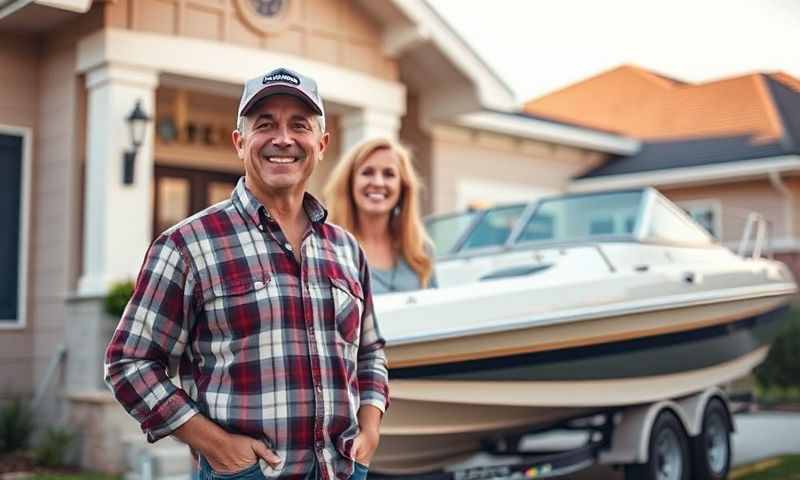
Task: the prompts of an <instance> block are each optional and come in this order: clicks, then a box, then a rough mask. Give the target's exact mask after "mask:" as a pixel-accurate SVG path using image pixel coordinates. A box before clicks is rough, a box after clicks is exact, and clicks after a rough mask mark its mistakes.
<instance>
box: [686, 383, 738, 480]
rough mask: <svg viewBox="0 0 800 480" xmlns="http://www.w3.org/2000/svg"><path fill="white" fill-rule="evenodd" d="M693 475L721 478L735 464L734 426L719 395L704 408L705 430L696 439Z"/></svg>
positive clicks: (708, 479) (710, 479) (700, 479)
mask: <svg viewBox="0 0 800 480" xmlns="http://www.w3.org/2000/svg"><path fill="white" fill-rule="evenodd" d="M692 464H693V465H692V467H693V470H694V476H693V478H694V479H696V480H721V479H723V478H725V477H727V476H728V471H729V470H730V467H731V428H730V423H729V422H728V411H727V410H726V409H725V406H724V405H723V404H722V401H720V400H719V399H718V398H714V399H712V400H711V401H710V402H708V405H706V409H705V411H704V412H703V431H702V432H700V435H698V436H697V437H695V438H694V439H692Z"/></svg>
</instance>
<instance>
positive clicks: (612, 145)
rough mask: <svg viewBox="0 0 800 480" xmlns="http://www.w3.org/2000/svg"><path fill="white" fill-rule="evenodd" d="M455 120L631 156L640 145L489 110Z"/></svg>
mask: <svg viewBox="0 0 800 480" xmlns="http://www.w3.org/2000/svg"><path fill="white" fill-rule="evenodd" d="M454 123H456V124H457V125H460V126H464V127H468V128H474V129H478V130H485V131H490V132H496V133H501V134H504V135H511V136H514V137H519V138H524V139H528V140H538V141H541V142H548V143H556V144H559V145H565V146H570V147H577V148H582V149H586V150H594V151H600V152H606V153H615V154H624V155H630V154H632V153H635V152H636V151H637V150H638V149H639V146H640V143H639V141H638V140H634V139H631V138H627V137H622V136H619V135H613V134H610V133H603V132H598V131H596V130H591V129H588V128H580V127H572V126H568V125H561V124H557V123H552V122H546V121H543V120H537V119H535V118H526V117H523V116H519V115H512V114H504V113H497V112H489V111H484V112H475V113H468V114H465V115H460V116H458V117H457V118H456V119H455V121H454Z"/></svg>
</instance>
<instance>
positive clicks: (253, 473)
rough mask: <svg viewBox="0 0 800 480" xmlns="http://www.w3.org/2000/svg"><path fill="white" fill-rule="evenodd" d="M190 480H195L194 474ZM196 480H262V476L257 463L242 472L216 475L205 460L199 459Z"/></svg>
mask: <svg viewBox="0 0 800 480" xmlns="http://www.w3.org/2000/svg"><path fill="white" fill-rule="evenodd" d="M192 480H195V475H194V473H193V474H192ZM197 480H264V474H263V473H261V467H260V466H259V464H258V462H256V463H255V464H254V465H250V466H249V467H247V468H245V469H244V470H240V471H238V472H234V473H217V472H215V471H214V470H213V469H212V468H211V465H209V464H208V462H207V461H206V459H205V458H203V457H200V468H199V471H198V472H197Z"/></svg>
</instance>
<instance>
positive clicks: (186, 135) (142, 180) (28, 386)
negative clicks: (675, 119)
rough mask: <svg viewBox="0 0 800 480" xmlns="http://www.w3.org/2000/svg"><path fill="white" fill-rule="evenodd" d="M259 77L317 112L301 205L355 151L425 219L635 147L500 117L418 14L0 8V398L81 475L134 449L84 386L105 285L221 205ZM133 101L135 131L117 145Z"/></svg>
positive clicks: (601, 135) (314, 4)
mask: <svg viewBox="0 0 800 480" xmlns="http://www.w3.org/2000/svg"><path fill="white" fill-rule="evenodd" d="M278 65H285V66H289V67H292V68H295V69H297V70H299V71H301V72H304V73H307V74H310V75H313V76H314V77H315V78H316V79H317V81H318V83H319V85H320V89H321V94H322V97H323V98H324V99H325V101H326V110H327V112H328V115H329V117H328V125H329V130H330V131H331V133H332V143H331V146H330V149H329V153H328V154H327V155H326V159H325V161H324V162H323V163H322V164H321V165H320V167H319V169H318V171H317V172H316V173H315V175H314V177H313V179H312V185H311V189H312V191H314V192H319V190H320V188H321V186H322V184H323V183H324V180H325V177H326V173H327V172H329V171H330V169H331V168H332V166H333V164H334V162H335V161H336V159H337V157H338V156H339V155H340V154H341V153H342V152H343V151H344V150H345V149H346V148H347V147H348V146H349V145H351V144H353V143H354V142H356V141H358V140H359V139H361V138H364V137H367V136H371V135H389V136H393V137H398V138H400V139H401V140H402V141H404V142H405V143H407V144H408V145H410V146H411V147H412V149H413V151H414V152H415V155H416V162H417V165H418V168H419V170H420V172H421V174H422V176H423V178H424V179H425V186H426V192H427V194H426V197H425V198H424V202H425V205H424V207H425V210H426V211H428V212H431V211H446V210H451V209H454V208H457V207H461V206H466V205H468V204H470V203H472V202H473V201H475V200H487V199H488V200H493V201H508V200H516V199H519V198H521V197H526V198H530V197H531V196H535V195H540V194H543V193H549V192H555V191H563V190H565V189H567V188H568V187H569V185H570V182H572V178H573V177H575V176H579V175H582V174H584V173H586V172H589V171H591V170H592V169H593V168H595V167H598V166H600V165H602V164H604V162H605V161H606V160H607V159H609V158H612V157H614V158H617V157H619V156H625V155H631V154H634V153H635V152H637V151H638V150H639V145H640V142H639V141H637V140H633V139H631V138H629V137H627V136H625V135H619V134H615V133H610V132H608V131H604V129H602V128H586V127H584V126H580V125H575V124H574V122H572V123H573V124H571V123H570V122H558V121H550V120H543V119H541V118H535V117H532V116H528V115H520V114H519V113H518V109H519V106H518V105H517V104H516V103H515V101H514V99H513V97H512V95H511V93H510V91H509V89H508V87H507V86H506V85H505V84H504V82H503V81H502V79H500V78H498V76H497V75H496V74H495V73H494V72H493V71H492V70H491V69H490V68H489V67H488V66H487V65H486V64H485V63H484V62H483V61H482V60H481V59H480V58H479V57H477V56H476V54H475V53H474V52H473V51H472V49H471V48H470V47H469V45H468V44H467V43H466V42H465V41H464V40H463V39H462V38H460V37H459V36H458V35H457V34H456V33H455V32H454V31H453V30H452V29H451V28H450V26H449V25H448V24H447V23H446V22H445V21H444V20H443V19H442V18H441V17H440V16H439V15H438V14H437V13H436V11H435V10H434V9H433V8H432V7H431V6H430V5H429V4H428V3H427V2H426V1H424V0H386V1H381V2H376V1H373V0H292V1H284V2H281V1H278V2H252V1H246V0H116V1H99V0H98V1H92V0H46V1H45V0H11V1H8V0H6V1H0V82H2V85H3V88H2V89H0V187H1V188H0V195H2V197H0V198H2V199H3V201H2V202H0V205H2V206H1V207H0V223H2V225H3V226H4V228H3V229H2V231H0V266H2V272H3V273H4V275H2V276H1V277H0V397H2V398H9V397H12V396H18V395H23V396H28V397H29V396H32V395H35V398H36V399H37V401H40V403H37V404H36V405H37V409H38V411H37V418H38V419H39V420H40V421H41V422H42V424H48V423H53V422H61V421H66V422H68V423H69V425H70V427H71V428H72V429H73V430H74V431H77V432H80V435H81V437H80V438H81V443H82V448H81V452H82V453H81V455H82V458H81V461H82V463H83V465H84V466H86V467H89V468H92V469H97V470H107V471H119V470H120V469H122V468H124V458H123V449H122V443H121V442H122V441H123V439H126V438H129V435H130V434H131V432H132V435H133V436H134V437H135V438H137V439H140V441H141V442H144V439H143V437H142V436H141V435H140V434H138V436H137V433H136V430H137V429H136V426H135V425H132V421H131V420H130V419H129V418H128V417H127V416H126V415H125V414H124V412H122V411H121V408H120V407H119V406H118V405H117V404H116V403H115V402H114V401H113V399H112V398H111V396H110V394H109V392H108V391H107V389H106V388H105V386H104V385H103V382H102V355H103V350H104V348H105V345H106V343H107V341H108V338H109V335H110V331H111V330H112V329H113V327H114V325H115V321H116V319H114V318H110V317H109V316H108V315H107V314H106V313H105V312H104V308H103V300H104V297H105V295H106V293H107V292H108V289H109V286H110V285H111V284H112V283H114V282H118V281H122V280H126V279H131V278H134V277H135V276H136V274H137V271H138V268H139V266H140V264H141V261H142V259H143V256H144V253H145V250H146V249H147V247H148V244H149V242H150V241H151V240H152V239H153V237H154V236H155V235H157V234H158V232H159V231H160V230H161V229H163V228H165V227H166V226H167V225H169V224H171V223H173V222H175V221H177V220H179V219H180V218H183V217H185V216H187V215H189V214H190V213H192V212H194V211H196V210H198V209H200V208H203V207H204V206H206V205H208V204H210V203H213V202H215V201H218V200H219V199H221V198H224V197H225V196H227V195H228V192H229V191H230V189H231V186H232V184H233V182H234V181H235V180H236V178H237V177H238V176H239V175H240V174H241V172H242V170H241V165H240V164H239V162H238V161H237V159H236V157H235V154H234V151H233V149H232V148H231V146H230V144H229V140H228V138H229V136H230V131H231V130H232V128H233V127H234V124H235V118H234V117H235V114H234V112H235V111H236V106H237V104H238V98H239V95H240V91H241V86H242V84H243V83H244V81H245V80H246V79H248V78H251V77H253V76H256V75H258V74H261V73H263V72H264V71H266V70H267V69H270V68H274V67H275V66H278ZM137 105H138V106H139V110H138V112H141V113H143V114H145V115H146V116H148V117H150V118H152V121H151V122H149V123H147V124H146V129H145V130H144V136H143V138H142V139H141V140H142V141H141V144H140V145H138V148H134V147H135V146H137V145H135V143H136V141H137V140H139V138H138V137H133V138H132V135H131V132H130V131H129V125H128V123H127V122H126V118H128V117H129V116H131V114H132V113H133V112H135V111H137V110H136V106H137ZM133 152H135V155H134V154H132V153H133ZM126 441H127V440H126Z"/></svg>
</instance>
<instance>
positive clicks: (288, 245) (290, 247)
mask: <svg viewBox="0 0 800 480" xmlns="http://www.w3.org/2000/svg"><path fill="white" fill-rule="evenodd" d="M285 247H286V250H289V251H290V252H291V251H292V244H291V243H287V244H286V245H285Z"/></svg>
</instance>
